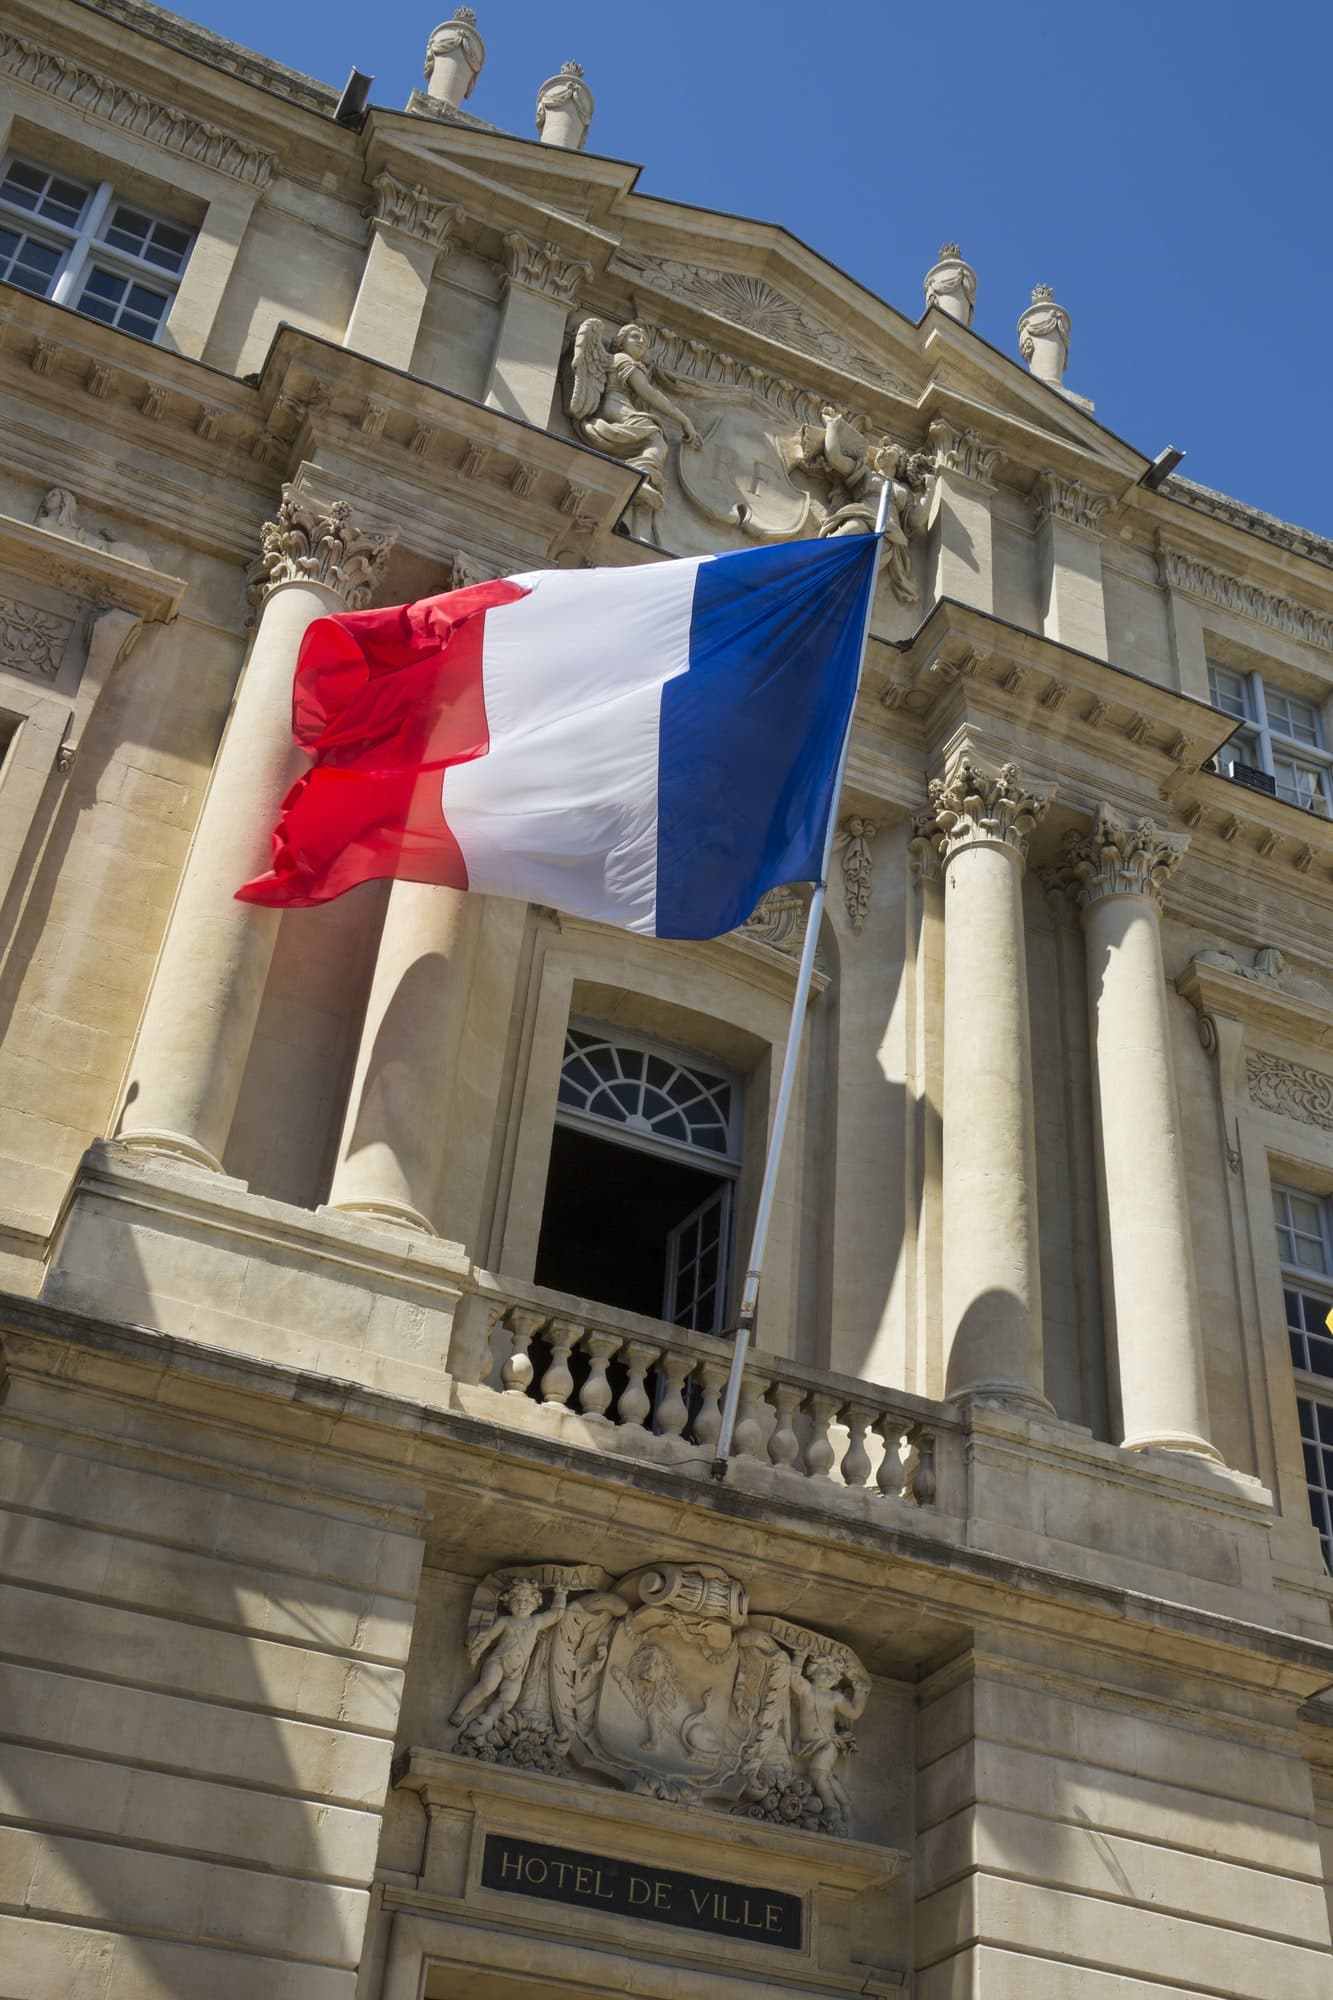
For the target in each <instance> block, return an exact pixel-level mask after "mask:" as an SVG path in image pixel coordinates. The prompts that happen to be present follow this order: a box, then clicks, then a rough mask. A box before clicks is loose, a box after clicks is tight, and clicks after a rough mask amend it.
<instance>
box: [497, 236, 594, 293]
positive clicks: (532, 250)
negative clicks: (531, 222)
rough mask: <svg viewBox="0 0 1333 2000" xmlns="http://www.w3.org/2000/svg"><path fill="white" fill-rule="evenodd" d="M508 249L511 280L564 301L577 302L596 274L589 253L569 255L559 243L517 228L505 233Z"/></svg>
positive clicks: (507, 258) (527, 288)
mask: <svg viewBox="0 0 1333 2000" xmlns="http://www.w3.org/2000/svg"><path fill="white" fill-rule="evenodd" d="M504 250H505V263H506V266H507V269H506V274H505V276H506V282H507V283H508V284H510V285H517V286H519V287H520V289H521V290H523V291H528V292H539V293H540V294H541V296H542V297H543V298H547V299H555V300H557V301H558V302H559V303H560V304H561V305H565V306H572V305H575V304H577V302H578V295H579V289H580V287H581V286H583V285H586V284H587V282H588V280H589V278H591V276H592V265H591V264H590V263H589V262H588V260H587V258H586V257H565V256H564V255H563V254H562V252H561V249H560V246H559V244H558V243H533V242H532V241H531V240H530V238H528V237H526V236H524V235H522V234H521V233H520V232H519V231H518V230H517V229H511V230H510V232H509V234H508V235H507V236H506V237H505V239H504Z"/></svg>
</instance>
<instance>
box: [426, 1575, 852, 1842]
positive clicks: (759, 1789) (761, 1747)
mask: <svg viewBox="0 0 1333 2000" xmlns="http://www.w3.org/2000/svg"><path fill="white" fill-rule="evenodd" d="M467 1653H468V1662H469V1664H470V1666H471V1668H472V1671H473V1673H474V1675H475V1679H474V1681H473V1684H472V1686H471V1687H470V1688H469V1689H468V1691H467V1692H466V1693H465V1694H464V1696H463V1697H462V1699H461V1700H460V1701H459V1703H458V1705H457V1707H456V1708H455V1709H454V1712H453V1715H452V1716H451V1717H450V1721H451V1723H452V1725H453V1727H454V1729H455V1731H456V1735H455V1739H454V1744H453V1748H454V1750H455V1751H456V1752H457V1753H458V1754H459V1755H460V1756H464V1757H477V1758H480V1759H481V1760H482V1761H483V1762H486V1763H492V1764H512V1765H518V1766H519V1767H520V1768H525V1769H528V1770H535V1771H546V1772H550V1773H553V1774H571V1773H574V1772H578V1771H580V1770H583V1771H589V1772H595V1773H596V1774H597V1775H598V1776H600V1777H601V1778H604V1779H605V1778H610V1779H611V1780H612V1781H613V1782H614V1783H615V1784H617V1785H619V1786H621V1787H622V1788H623V1789H624V1790H626V1791H631V1792H642V1793H648V1794H649V1795H651V1796H653V1797H656V1798H660V1799H668V1800H675V1801H682V1802H687V1803H691V1804H699V1803H708V1804H713V1805H718V1806H721V1807H724V1808H730V1810H731V1811H733V1812H736V1813H740V1814H744V1815H747V1816H748V1817H750V1818H753V1819H764V1820H772V1821H774V1822H776V1823H777V1824H778V1825H782V1826H794V1827H803V1828H806V1829H809V1830H812V1831H815V1832H820V1833H831V1834H847V1833H848V1832H850V1826H851V1805H850V1801H849V1799H848V1796H847V1793H846V1790H845V1788H844V1786H843V1782H842V1777H841V1773H842V1771H843V1769H844V1767H845V1764H846V1761H847V1759H848V1757H849V1756H850V1755H851V1754H852V1752H853V1751H854V1750H855V1748H856V1745H855V1742H854V1741H853V1739H852V1736H851V1733H850V1725H851V1724H852V1723H854V1722H855V1721H856V1719H857V1717H858V1716H859V1715H860V1714H861V1712H862V1710H863V1709H864V1707H865V1704H866V1699H867V1696H868V1694H869V1691H870V1682H869V1679H868V1676H867V1674H866V1671H865V1669H864V1667H863V1666H862V1665H861V1662H860V1661H859V1660H858V1659H857V1657H856V1654H855V1653H854V1652H852V1650H851V1648H850V1647H849V1646H844V1645H842V1644H841V1643H840V1642H839V1641H838V1640H836V1639H829V1638H827V1637H825V1635H824V1634H823V1633H820V1632H812V1631H808V1630H807V1629H806V1628H805V1627H804V1626H802V1625H796V1624H793V1623H792V1622H791V1621H790V1620H789V1619H786V1618H781V1617H759V1616H755V1615H753V1614H751V1612H750V1609H749V1604H748V1601H747V1597H746V1592H745V1589H744V1586H743V1585H742V1584H740V1583H738V1582H737V1581H736V1580H735V1578H734V1577H731V1576H729V1575H728V1574H727V1572H726V1571H725V1570H723V1569H719V1568H717V1567H716V1566H715V1565H713V1564H711V1563H698V1564H694V1565H692V1566H690V1567H688V1568H686V1567H680V1568H677V1567H674V1566H672V1565H668V1564H660V1565H658V1566H656V1567H654V1568H648V1569H636V1570H632V1571H631V1572H630V1573H629V1574H628V1575H627V1576H622V1577H620V1578H618V1579H613V1578H612V1577H611V1576H610V1575H609V1574H608V1572H607V1571H605V1570H603V1569H599V1568H597V1567H596V1566H594V1565H592V1564H587V1563H585V1564H576V1565H575V1564H571V1565H565V1564H557V1563H541V1564H530V1565H522V1566H517V1567H514V1568H509V1569H499V1570H493V1571H492V1572H491V1574H490V1575H489V1576H488V1577H486V1578H484V1580H483V1581H482V1582H481V1583H480V1584H479V1585H478V1586H477V1589H476V1591H475V1592H474V1594H473V1599H472V1614H471V1617H470V1619H469V1621H468V1632H467Z"/></svg>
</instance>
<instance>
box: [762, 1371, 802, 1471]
mask: <svg viewBox="0 0 1333 2000" xmlns="http://www.w3.org/2000/svg"><path fill="white" fill-rule="evenodd" d="M804 1398H805V1391H804V1389H800V1388H798V1387H797V1386H796V1384H795V1383H794V1382H776V1383H775V1384H774V1385H773V1401H774V1402H775V1403H776V1404H777V1409H778V1420H777V1422H776V1423H775V1424H774V1426H773V1435H772V1436H771V1437H770V1438H769V1440H768V1455H769V1457H770V1458H771V1459H772V1461H773V1463H774V1465H781V1466H783V1467H785V1468H786V1469H787V1470H788V1471H790V1470H791V1469H792V1468H793V1467H794V1466H795V1464H796V1461H797V1459H798V1458H799V1457H800V1455H801V1440H800V1439H799V1438H798V1437H797V1435H796V1424H795V1418H796V1412H797V1411H798V1410H799V1409H800V1407H801V1404H802V1402H803V1401H804Z"/></svg>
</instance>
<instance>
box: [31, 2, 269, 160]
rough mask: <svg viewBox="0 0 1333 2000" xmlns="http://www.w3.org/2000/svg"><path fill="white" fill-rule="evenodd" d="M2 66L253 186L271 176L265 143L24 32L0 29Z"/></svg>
mask: <svg viewBox="0 0 1333 2000" xmlns="http://www.w3.org/2000/svg"><path fill="white" fill-rule="evenodd" d="M0 69H4V70H7V71H8V72H9V74H10V75H11V76H12V77H15V78H17V80H18V81H19V82H20V83H27V84H31V86H32V88H33V89H34V90H44V91H46V92H47V94H48V95H49V96H51V97H59V98H62V99H63V100H64V101H65V103H66V104H72V105H73V106H74V108H75V110H76V111H79V112H82V113H83V114H84V115H85V116H86V117H89V118H100V119H101V120H102V121H103V122H104V123H105V124H107V125H118V126H119V127H120V128H121V129H122V130H123V131H126V132H132V133H133V134H134V135H135V136H136V138H140V139H147V140H148V141H149V143H150V144H151V145H154V146H161V147H163V148H164V149H165V150H166V151H167V152H169V153H179V154H181V155H182V156H183V157H184V158H185V159H187V160H196V161H198V163H199V165H200V166H203V167H212V168H213V169H214V171H215V172H217V173H221V174H229V175H231V177H232V179H233V180H238V181H243V182H244V183H245V184H246V186H248V187H253V188H256V189H263V188H266V187H267V186H268V184H269V181H270V179H271V178H272V175H273V169H274V167H275V165H276V164H277V162H276V160H275V157H274V155H273V154H272V153H269V152H266V151H265V150H264V148H263V147H262V146H254V145H251V143H250V142H249V140H247V139H238V138H237V137H236V135H235V133H233V132H227V131H224V130H223V128H222V127H221V126H220V125H212V124H210V123H209V121H208V120H207V119H206V118H196V117H195V116H194V114H193V112H190V111H182V110H181V109H180V107H179V106H178V105H174V104H163V103H162V102H161V101H160V100H159V99H157V98H153V97H146V96H145V95H144V93H143V92H142V91H139V90H131V89H129V88H128V87H127V86H126V85H125V84H123V83H117V82H116V81H115V79H114V78H113V77H109V76H106V75H105V74H104V73H103V72H102V71H101V70H95V69H85V68H84V67H83V65H82V64H81V63H75V62H71V61H70V60H69V58H68V57H67V56H62V55H56V54H54V53H53V52H51V51H50V50H48V49H44V48H42V47H41V45H40V43H37V42H30V41H27V40H25V38H24V37H23V36H22V35H11V34H7V33H5V32H3V31H0Z"/></svg>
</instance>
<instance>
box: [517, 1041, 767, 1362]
mask: <svg viewBox="0 0 1333 2000" xmlns="http://www.w3.org/2000/svg"><path fill="white" fill-rule="evenodd" d="M740 1110H741V1091H740V1085H739V1082H738V1081H737V1079H736V1078H735V1077H731V1076H727V1075H725V1074H723V1073H722V1072H720V1071H718V1070H716V1069H714V1068H712V1067H708V1066H705V1065H704V1064H701V1063H700V1062H698V1061H697V1060H696V1058H694V1057H693V1056H691V1055H688V1054H686V1053H685V1052H684V1051H681V1050H676V1049H673V1048H670V1047H668V1046H667V1045H665V1044H662V1043H654V1042H651V1041H648V1040H645V1039H641V1038H640V1037H638V1036H637V1035H632V1034H629V1033H628V1032H626V1031H624V1030H620V1029H616V1030H612V1029H608V1028H602V1027H598V1026H596V1025H594V1024H592V1023H586V1024H584V1023H571V1025H570V1027H569V1030H568V1032H567V1034H566V1037H565V1053H564V1061H563V1065H562V1068H561V1074H560V1092H559V1098H558V1106H557V1111H556V1129H555V1133H554V1135H553V1138H552V1146H551V1166H550V1172H549V1175H548V1179H547V1187H546V1204H545V1209H544V1211H543V1219H542V1232H541V1239H540V1243H539V1246H538V1252H537V1282H538V1283H539V1284H543V1285H550V1286H553V1287H554V1288H555V1289H557V1290H559V1291H564V1292H573V1293H575V1294H576V1295H577V1296H579V1297H582V1298H592V1299H598V1300H600V1301H602V1302H603V1303H604V1304H607V1305H619V1306H625V1307H627V1308H628V1309H629V1310H630V1311H633V1312H641V1313H647V1314H648V1315H650V1316H651V1317H653V1318H661V1319H668V1320H671V1321H672V1322H673V1323H674V1324H675V1325H677V1326H689V1327H694V1328H695V1329H697V1330H698V1331H699V1332H702V1333H717V1332H719V1331H721V1329H722V1327H723V1325H724V1323H725V1317H726V1306H727V1282H728V1276H729V1264H730V1257H731V1237H732V1226H733V1220H734V1208H735V1184H736V1176H737V1174H738V1172H739V1166H740Z"/></svg>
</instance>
